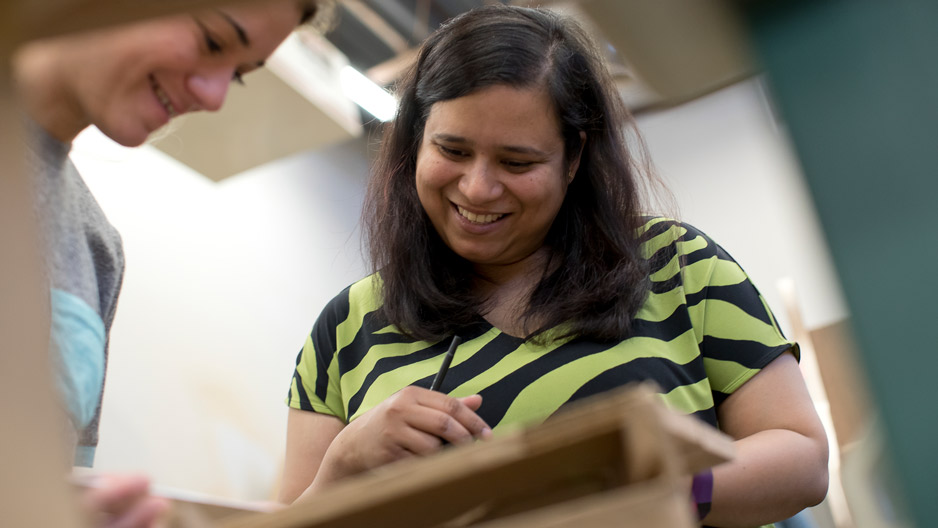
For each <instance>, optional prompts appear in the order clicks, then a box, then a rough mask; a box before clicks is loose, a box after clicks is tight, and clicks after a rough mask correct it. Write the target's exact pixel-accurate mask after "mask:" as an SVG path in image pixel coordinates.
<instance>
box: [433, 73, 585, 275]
mask: <svg viewBox="0 0 938 528" xmlns="http://www.w3.org/2000/svg"><path fill="white" fill-rule="evenodd" d="M576 167H577V162H576V161H574V162H573V163H570V164H569V167H568V164H567V163H565V160H564V141H563V137H562V136H561V134H560V124H559V122H558V119H557V116H556V112H555V111H554V108H553V104H552V102H551V99H550V97H549V96H548V94H547V93H546V92H545V91H544V90H542V89H516V88H512V87H508V86H493V87H488V88H484V89H481V90H479V91H477V92H474V93H472V94H470V95H467V96H465V97H460V98H458V99H452V100H449V101H442V102H438V103H435V104H434V105H433V106H432V107H431V108H430V114H429V117H428V118H427V122H426V125H425V128H424V134H423V140H422V143H421V145H420V150H419V151H418V154H417V170H416V184H417V194H418V196H419V197H420V203H421V204H422V205H423V208H424V210H425V211H426V213H427V215H428V216H429V217H430V221H431V222H432V223H433V226H434V227H435V228H436V231H437V233H439V235H440V237H441V238H442V239H443V241H444V242H445V243H446V245H447V246H449V247H450V249H452V250H453V251H454V252H455V253H456V254H458V255H459V256H461V257H463V258H465V259H466V260H468V261H470V262H472V263H474V264H476V265H478V266H499V265H511V264H515V263H518V262H522V261H524V260H525V259H526V258H528V257H530V256H531V255H533V254H534V253H536V252H537V251H538V249H540V248H541V246H542V245H543V244H544V239H545V237H546V236H547V232H548V230H549V229H550V226H551V224H552V223H553V221H554V218H555V217H556V216H557V212H558V211H559V210H560V206H561V204H562V203H563V199H564V195H565V194H566V190H567V185H568V184H569V183H570V181H571V180H572V179H573V174H574V173H575V171H576Z"/></svg>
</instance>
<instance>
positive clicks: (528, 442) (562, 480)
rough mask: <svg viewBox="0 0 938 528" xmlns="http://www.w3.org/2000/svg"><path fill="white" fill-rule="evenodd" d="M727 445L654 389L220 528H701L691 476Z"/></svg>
mask: <svg viewBox="0 0 938 528" xmlns="http://www.w3.org/2000/svg"><path fill="white" fill-rule="evenodd" d="M733 452H734V446H733V442H732V440H731V439H730V438H729V437H728V436H726V435H724V434H723V433H721V432H719V431H717V430H716V429H714V428H712V427H709V426H708V425H706V424H704V423H702V422H700V421H698V420H697V419H695V418H692V417H689V416H683V415H678V414H675V413H673V412H672V411H669V410H667V409H665V408H664V406H663V403H662V402H661V401H660V397H659V396H658V394H657V391H655V389H654V388H653V387H651V386H649V385H647V384H643V385H637V386H632V387H627V388H625V389H623V390H621V391H617V392H614V393H610V394H605V395H602V396H600V397H598V398H594V399H590V400H585V401H583V402H582V403H579V404H575V405H571V406H570V408H569V409H568V410H566V411H564V412H562V413H559V414H558V415H557V416H555V417H552V418H551V419H549V420H548V421H546V422H545V423H543V424H540V425H538V426H535V427H531V428H527V429H522V430H518V431H515V432H513V433H508V434H506V435H503V436H499V437H496V438H494V439H493V440H490V441H487V442H477V443H475V444H470V445H466V446H458V447H451V448H448V449H445V450H444V451H442V452H441V453H439V454H437V455H434V456H430V457H424V458H414V459H410V460H405V461H401V462H397V463H394V464H390V465H388V466H385V467H382V468H378V469H376V470H374V471H372V472H370V473H368V474H365V475H361V476H358V477H354V478H350V479H348V480H346V481H343V482H340V483H338V484H337V485H336V486H335V487H334V488H332V489H329V490H327V491H325V492H323V493H322V494H321V495H318V496H317V497H314V498H313V499H312V500H310V501H308V502H304V503H300V504H294V505H292V506H290V507H287V508H284V509H282V510H280V511H277V512H273V513H267V514H259V515H249V516H240V517H236V518H231V519H229V520H223V521H222V522H220V523H219V526H222V527H224V528H254V527H258V528H260V527H265V528H301V527H302V528H318V527H327V526H328V527H330V528H344V527H356V526H408V527H411V528H431V527H433V528H456V527H464V526H476V527H485V528H514V527H519V526H538V527H552V526H556V527H560V526H570V525H572V524H573V523H576V525H577V526H578V528H584V527H590V526H609V525H610V524H613V523H614V524H615V525H616V526H621V527H636V528H638V527H641V528H655V527H659V526H660V527H662V528H665V527H667V528H681V527H685V526H686V527H692V526H697V522H696V518H695V517H694V514H693V512H692V511H691V502H690V498H689V495H688V493H689V489H688V488H689V483H688V480H687V478H689V477H687V476H688V475H690V474H692V473H694V472H697V471H699V470H702V469H705V468H707V467H710V466H713V465H716V464H719V463H721V462H724V461H727V460H729V459H731V458H732V457H733Z"/></svg>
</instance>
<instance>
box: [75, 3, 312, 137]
mask: <svg viewBox="0 0 938 528" xmlns="http://www.w3.org/2000/svg"><path fill="white" fill-rule="evenodd" d="M299 18H300V13H299V11H298V8H297V4H296V2H295V1H294V0H278V1H273V2H263V3H261V2H255V3H253V4H245V5H239V6H234V7H228V8H221V9H218V10H214V11H207V12H204V13H200V14H197V15H195V16H192V15H181V16H173V17H166V18H161V19H154V20H150V21H145V22H141V23H137V24H133V25H129V26H124V27H119V28H115V29H110V30H106V31H102V32H97V33H92V34H89V35H86V36H79V37H75V38H69V42H68V45H67V46H65V47H64V49H63V59H64V60H62V61H60V62H59V64H61V65H62V69H63V72H62V74H63V76H62V77H61V78H62V79H64V82H63V84H64V85H65V86H64V91H65V93H66V96H67V97H69V98H70V103H71V106H72V109H73V110H74V111H75V112H76V113H77V114H78V115H77V116H76V117H78V118H80V119H83V120H84V121H85V122H86V124H93V125H96V126H97V127H98V128H100V129H101V131H102V132H103V133H104V134H105V135H107V136H109V137H110V138H111V139H113V140H115V141H117V142H118V143H121V144H123V145H126V146H135V145H139V144H141V143H143V141H145V140H146V138H147V136H148V135H149V134H150V133H151V132H153V131H154V130H156V129H158V128H160V127H161V126H163V125H164V124H166V123H167V122H168V121H169V120H170V119H172V118H173V117H175V116H176V115H180V114H183V113H186V112H192V111H198V110H209V111H212V110H218V109H219V108H220V107H221V105H222V103H223V102H224V100H225V97H226V95H227V90H228V86H229V85H230V83H231V82H232V81H233V80H238V79H239V77H240V76H241V75H243V74H246V73H247V72H249V71H251V70H253V69H255V68H257V67H258V66H259V65H262V64H263V61H264V60H265V59H266V58H267V57H268V56H269V55H270V54H271V53H272V52H273V51H274V49H276V47H277V46H278V45H279V44H280V42H282V41H283V40H284V39H285V38H286V37H287V36H288V35H289V34H290V32H291V31H292V30H293V29H294V28H295V27H296V25H297V23H298V22H299ZM245 126H250V125H249V124H246V125H245Z"/></svg>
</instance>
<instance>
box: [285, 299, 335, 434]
mask: <svg viewBox="0 0 938 528" xmlns="http://www.w3.org/2000/svg"><path fill="white" fill-rule="evenodd" d="M348 299H349V289H348V288H346V289H345V290H344V291H343V292H342V293H340V294H339V295H337V296H336V297H335V298H334V299H332V301H330V302H329V304H327V305H326V307H325V308H324V309H323V311H322V313H321V314H320V315H319V318H318V319H317V320H316V322H315V324H314V325H313V330H312V332H310V334H309V336H307V338H306V342H305V343H304V345H303V348H302V349H301V350H300V353H299V354H298V355H297V358H296V369H295V370H294V371H293V379H292V380H291V382H290V390H289V392H288V394H287V405H289V406H290V407H291V408H294V409H300V410H304V411H312V412H318V413H322V414H328V415H330V416H335V417H337V418H339V419H340V420H342V421H346V412H345V408H344V407H345V406H344V405H343V403H342V394H341V388H340V384H339V372H338V368H339V367H338V361H337V358H338V353H337V351H338V350H339V346H338V336H337V331H338V329H339V328H340V325H341V324H342V323H343V322H344V321H346V319H348V313H349V301H348Z"/></svg>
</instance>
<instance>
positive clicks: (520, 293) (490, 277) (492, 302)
mask: <svg viewBox="0 0 938 528" xmlns="http://www.w3.org/2000/svg"><path fill="white" fill-rule="evenodd" d="M548 259H549V252H548V250H547V248H543V247H542V248H541V249H539V250H538V251H537V252H535V253H533V254H531V255H529V256H528V257H525V259H524V260H521V261H518V262H514V263H511V264H507V265H497V266H476V267H475V271H476V274H477V277H478V278H477V280H476V283H475V289H476V293H478V294H480V295H482V296H483V297H485V299H486V302H485V304H484V305H483V313H482V316H483V317H484V318H485V319H486V320H487V321H488V322H489V323H490V324H492V326H494V327H496V328H498V329H499V330H501V331H502V332H504V333H507V334H510V335H513V336H517V337H524V336H526V335H528V334H530V333H531V332H533V331H534V330H536V329H537V328H536V327H537V326H539V325H538V324H537V322H536V321H525V320H524V318H523V317H522V316H523V314H524V313H525V312H526V311H527V309H528V300H529V299H530V297H531V292H532V291H534V288H535V287H536V286H537V284H538V282H540V280H541V277H543V276H544V272H545V269H546V268H545V267H546V266H547V265H548ZM526 322H527V323H528V324H525V323H526ZM529 326H533V327H534V328H529Z"/></svg>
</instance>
